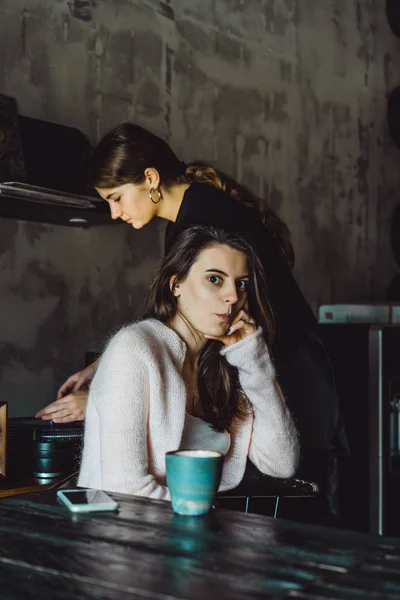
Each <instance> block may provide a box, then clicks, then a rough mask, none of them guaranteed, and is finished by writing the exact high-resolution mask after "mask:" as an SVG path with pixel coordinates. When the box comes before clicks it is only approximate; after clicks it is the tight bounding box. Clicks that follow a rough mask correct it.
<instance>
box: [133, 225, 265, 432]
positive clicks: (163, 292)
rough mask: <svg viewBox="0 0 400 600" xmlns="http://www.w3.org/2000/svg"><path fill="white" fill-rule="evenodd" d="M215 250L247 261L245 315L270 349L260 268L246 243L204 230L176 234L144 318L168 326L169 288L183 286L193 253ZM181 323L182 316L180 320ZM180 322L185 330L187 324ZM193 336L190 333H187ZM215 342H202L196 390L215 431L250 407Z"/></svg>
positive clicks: (173, 303)
mask: <svg viewBox="0 0 400 600" xmlns="http://www.w3.org/2000/svg"><path fill="white" fill-rule="evenodd" d="M215 245H226V246H229V247H230V248H234V249H235V250H238V251H239V252H242V253H243V254H244V255H245V257H246V260H247V267H248V273H249V288H248V294H247V302H248V306H249V313H250V314H251V316H252V317H253V318H254V319H255V322H256V324H257V326H260V327H262V329H263V331H264V335H265V338H266V341H267V343H268V344H269V345H272V344H273V341H274V336H275V320H274V315H273V312H272V308H271V304H270V302H269V299H268V294H267V290H266V284H265V280H264V272H263V268H262V265H261V263H260V261H259V259H258V257H257V255H256V254H255V252H254V250H253V249H252V247H251V246H250V244H249V243H248V242H247V241H245V240H244V239H243V238H241V237H240V236H238V235H236V234H232V233H227V232H225V231H222V230H219V229H215V228H214V227H210V226H205V225H195V226H193V227H189V228H187V229H185V230H184V231H182V232H181V233H180V234H179V235H178V236H177V238H176V239H175V242H174V244H173V246H172V247H171V249H170V251H169V253H168V254H167V256H166V257H165V258H164V260H163V263H162V265H161V267H160V270H159V272H158V275H157V276H156V278H155V280H154V282H153V284H152V286H151V288H150V290H149V293H148V295H147V299H146V305H145V306H146V308H145V315H144V316H145V318H154V319H158V320H160V321H162V322H163V323H168V322H169V321H170V320H171V319H172V318H174V317H175V316H176V315H177V314H179V313H178V307H177V299H176V297H175V296H174V294H173V290H171V287H170V281H171V279H173V278H175V279H174V281H175V285H177V284H178V283H180V282H182V281H184V280H185V279H186V277H187V276H188V273H189V271H190V268H191V267H192V265H193V264H194V263H195V261H196V260H197V258H198V256H199V254H200V253H201V252H202V251H203V250H205V249H206V248H209V247H211V246H215ZM182 318H184V317H183V315H182ZM185 322H186V323H187V325H188V326H189V328H191V324H190V323H189V322H187V320H186V319H185ZM193 333H194V335H196V332H195V330H194V328H193ZM220 350H221V343H220V342H218V341H211V340H210V341H208V342H207V344H206V345H205V347H204V348H203V350H202V353H201V356H200V360H199V370H198V385H199V390H200V399H201V403H202V407H203V410H204V415H205V418H206V420H207V421H209V422H210V423H211V424H212V425H213V427H214V428H215V429H216V430H218V431H221V430H222V431H223V430H225V429H228V428H229V427H230V425H231V423H232V419H240V418H242V417H243V416H244V415H245V414H247V413H248V412H249V410H251V409H250V406H249V404H248V402H247V400H246V398H245V396H244V394H243V392H242V391H241V389H240V385H239V378H238V372H237V369H236V368H235V367H232V366H231V365H230V364H229V363H228V362H227V361H226V359H225V358H224V357H223V356H221V354H220Z"/></svg>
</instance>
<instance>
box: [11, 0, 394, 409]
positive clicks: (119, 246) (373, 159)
mask: <svg viewBox="0 0 400 600" xmlns="http://www.w3.org/2000/svg"><path fill="white" fill-rule="evenodd" d="M399 60H400V41H399V40H398V39H397V38H395V37H394V36H393V34H392V33H391V31H390V30H389V27H388V25H387V23H386V17H385V12H384V2H376V0H358V1H357V0H186V1H183V0H170V1H168V0H166V1H164V2H160V1H157V0H29V2H26V0H0V93H3V94H8V95H11V96H15V97H16V98H17V99H18V103H19V108H20V112H21V113H22V114H25V115H28V116H32V117H38V118H42V119H47V120H50V121H55V122H59V123H64V124H68V125H74V126H76V127H79V128H80V129H81V130H83V131H84V132H85V133H86V134H87V135H88V136H89V137H90V139H91V140H92V141H93V142H95V141H96V140H97V139H98V138H99V136H100V135H101V133H102V132H103V131H105V130H106V129H108V128H110V127H111V126H113V125H115V124H117V123H119V122H121V121H124V120H134V121H137V122H138V123H140V124H142V125H144V126H145V127H149V128H151V129H152V130H153V131H155V132H157V133H159V134H161V135H163V136H165V137H166V138H167V139H168V140H169V141H170V143H171V144H172V146H173V147H174V149H175V150H176V151H177V152H178V154H179V155H180V156H181V157H182V158H183V159H185V160H189V159H191V158H203V159H209V160H210V161H213V162H215V163H216V164H217V165H218V166H219V167H221V168H222V169H224V170H226V171H227V172H229V173H230V174H232V175H234V176H235V177H237V178H238V179H240V180H241V181H243V182H245V183H246V184H248V185H249V186H250V187H251V188H252V189H253V190H254V191H255V192H257V193H259V194H261V195H263V196H265V197H269V199H270V202H271V204H272V206H273V207H274V208H276V210H277V211H278V212H279V214H280V215H281V216H282V217H283V218H284V219H286V221H287V222H288V224H289V226H290V228H291V230H292V233H293V240H294V244H295V248H296V253H297V264H296V276H297V278H298V281H299V283H300V284H301V286H302V288H303V290H304V292H305V295H306V297H307V298H308V300H309V301H310V302H311V304H312V305H313V307H314V308H316V307H317V306H318V305H319V304H321V303H327V302H340V301H363V300H364V301H367V300H378V299H381V298H384V295H385V290H386V288H387V286H388V284H389V282H390V280H391V278H392V276H393V274H394V273H395V271H396V267H395V264H394V262H393V260H392V257H391V254H390V248H389V234H388V232H389V221H390V215H391V212H392V210H393V207H394V205H395V204H396V203H397V199H398V194H399V190H400V169H399V166H398V163H399V159H400V155H399V153H398V151H397V150H396V148H394V146H393V144H392V143H391V142H390V139H389V135H388V132H387V128H386V121H385V119H386V99H387V94H388V92H389V91H390V90H391V89H392V87H394V86H395V85H397V84H398V83H399V82H400V72H399V71H398V69H396V65H398V64H399ZM162 234H163V226H162V224H154V225H153V224H152V225H151V226H150V227H149V228H146V229H145V230H143V231H141V232H135V231H133V230H131V229H129V228H127V227H125V226H121V227H113V226H110V227H100V228H97V229H94V228H93V229H92V230H89V231H80V230H76V229H68V228H62V227H53V226H45V225H40V224H28V223H25V222H16V221H15V222H12V221H6V220H4V221H3V222H0V252H1V254H0V289H1V296H0V325H1V329H0V351H1V367H0V398H1V399H9V400H10V402H11V413H12V414H28V413H30V412H33V411H34V410H35V409H36V408H38V407H39V406H41V405H43V404H44V403H45V402H47V401H49V400H51V399H52V398H53V396H54V392H55V389H56V388H57V386H58V384H59V383H60V382H61V381H62V379H63V377H64V376H66V375H67V374H69V372H70V371H71V370H74V369H77V368H78V367H80V366H81V365H82V361H83V352H84V350H87V349H94V348H98V347H100V346H101V345H102V343H103V342H104V340H105V339H106V337H107V336H108V334H109V333H110V331H111V330H113V329H115V328H116V327H118V325H119V324H120V323H121V322H124V321H126V320H129V319H130V318H131V317H132V315H133V314H135V312H136V311H137V309H138V307H139V306H140V305H141V301H142V298H143V295H144V292H145V289H146V288H147V285H148V282H149V281H150V279H151V277H152V275H153V273H154V271H155V270H156V268H157V264H158V260H159V257H160V256H161V252H162V243H161V242H162ZM154 240H156V243H154Z"/></svg>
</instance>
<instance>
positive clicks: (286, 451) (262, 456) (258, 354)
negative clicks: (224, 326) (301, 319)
mask: <svg viewBox="0 0 400 600" xmlns="http://www.w3.org/2000/svg"><path fill="white" fill-rule="evenodd" d="M221 353H222V354H223V355H224V356H225V358H226V359H227V361H228V362H229V363H230V364H231V365H234V366H235V367H237V368H238V370H239V379H240V384H241V387H242V389H243V391H244V393H245V394H246V396H247V398H248V399H249V400H250V402H251V404H252V408H253V410H252V412H249V414H248V416H246V418H245V420H241V421H237V422H236V421H234V422H233V425H232V428H231V430H230V433H231V446H230V449H229V452H228V453H227V455H226V456H225V459H224V466H223V472H222V480H221V485H220V490H221V491H225V490H229V489H232V488H234V487H236V486H237V485H238V484H239V483H240V481H241V480H242V477H243V474H244V470H245V466H246V459H247V457H249V458H250V460H251V461H252V462H253V463H254V464H255V465H256V466H257V467H258V468H259V469H260V471H262V472H263V473H266V474H269V475H272V476H274V477H291V476H292V475H294V472H295V470H296V467H297V463H298V457H299V444H298V439H297V432H296V429H295V426H294V424H293V421H292V418H291V416H290V413H289V410H288V408H287V407H286V403H285V400H284V398H283V396H282V393H281V391H280V389H279V386H278V384H277V382H276V379H275V370H274V367H273V365H272V363H271V359H270V356H269V352H268V349H267V346H266V344H265V342H264V340H263V338H262V335H261V330H258V331H257V332H255V333H254V334H252V335H249V336H247V337H246V338H244V339H243V340H241V341H239V342H237V343H236V344H232V345H231V346H229V347H224V348H223V349H222V350H221ZM185 355H186V345H185V343H184V342H183V341H182V340H181V338H180V337H179V336H178V335H177V334H176V333H175V331H173V330H172V329H170V328H169V327H167V326H166V325H164V324H163V323H161V322H160V321H157V320H155V319H148V320H145V321H141V322H138V323H134V324H132V325H128V326H127V327H124V328H123V329H121V330H120V331H119V332H118V333H117V334H116V335H115V336H114V337H113V338H112V339H111V340H110V342H109V343H108V345H107V347H106V349H105V351H104V353H103V355H102V357H101V360H100V363H99V366H98V368H97V372H96V375H95V377H94V379H93V382H92V384H91V386H90V391H89V400H88V404H87V409H86V417H85V434H84V446H83V456H82V463H81V469H80V474H79V480H78V485H79V486H83V487H91V488H98V489H102V490H108V491H113V492H121V493H127V494H136V495H138V496H148V497H149V498H159V499H163V500H169V499H170V495H169V491H168V488H167V487H166V484H165V453H166V452H168V451H170V450H176V449H178V448H179V446H180V442H181V438H182V432H183V426H184V421H185V410H186V388H185V384H184V381H183V379H182V376H181V371H182V367H183V363H184V360H185Z"/></svg>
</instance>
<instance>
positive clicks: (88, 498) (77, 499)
mask: <svg viewBox="0 0 400 600" xmlns="http://www.w3.org/2000/svg"><path fill="white" fill-rule="evenodd" d="M63 494H64V496H65V497H66V498H68V500H69V501H70V502H71V504H115V500H113V499H112V498H110V496H107V494H106V493H105V492H103V491H102V490H79V491H76V492H75V491H74V492H63Z"/></svg>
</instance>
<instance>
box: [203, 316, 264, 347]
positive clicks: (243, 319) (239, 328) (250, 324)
mask: <svg viewBox="0 0 400 600" xmlns="http://www.w3.org/2000/svg"><path fill="white" fill-rule="evenodd" d="M256 331H257V326H256V324H255V321H254V319H252V318H251V317H250V316H249V314H248V313H247V312H246V311H245V310H241V311H239V312H238V314H237V315H236V317H235V318H234V320H233V322H232V325H231V326H230V327H229V329H228V330H227V331H226V332H225V333H224V335H221V336H214V335H207V334H205V335H204V337H205V338H206V339H207V340H218V341H219V342H222V343H223V344H224V345H225V346H231V345H232V344H236V342H240V340H243V339H244V338H245V337H247V336H248V335H251V334H252V333H255V332H256Z"/></svg>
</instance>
